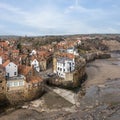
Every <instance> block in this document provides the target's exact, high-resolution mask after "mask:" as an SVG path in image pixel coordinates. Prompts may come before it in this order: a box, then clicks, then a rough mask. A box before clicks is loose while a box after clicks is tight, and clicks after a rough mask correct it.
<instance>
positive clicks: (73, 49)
mask: <svg viewBox="0 0 120 120" xmlns="http://www.w3.org/2000/svg"><path fill="white" fill-rule="evenodd" d="M66 52H67V53H71V54H74V55H79V53H78V50H77V49H76V48H75V47H70V48H68V49H66Z"/></svg>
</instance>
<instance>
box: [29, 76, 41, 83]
mask: <svg viewBox="0 0 120 120" xmlns="http://www.w3.org/2000/svg"><path fill="white" fill-rule="evenodd" d="M42 81H43V79H42V78H41V77H38V76H32V77H31V78H30V81H29V82H30V83H38V82H42Z"/></svg>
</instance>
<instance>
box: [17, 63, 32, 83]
mask: <svg viewBox="0 0 120 120" xmlns="http://www.w3.org/2000/svg"><path fill="white" fill-rule="evenodd" d="M18 72H19V74H21V75H24V76H25V77H26V81H27V82H28V81H29V80H30V78H31V77H32V76H33V69H32V67H31V66H26V65H19V67H18Z"/></svg>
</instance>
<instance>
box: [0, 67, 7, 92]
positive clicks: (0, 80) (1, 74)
mask: <svg viewBox="0 0 120 120" xmlns="http://www.w3.org/2000/svg"><path fill="white" fill-rule="evenodd" d="M5 88H6V80H5V71H4V69H3V67H2V65H0V93H3V92H5Z"/></svg>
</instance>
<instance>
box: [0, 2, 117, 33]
mask: <svg viewBox="0 0 120 120" xmlns="http://www.w3.org/2000/svg"><path fill="white" fill-rule="evenodd" d="M68 2H69V1H68ZM58 3H59V2H58ZM58 3H57V2H54V3H51V4H49V3H47V4H45V3H44V4H42V3H41V4H40V5H36V7H32V6H30V7H31V9H30V11H28V10H25V9H23V7H22V6H21V5H20V6H19V7H18V6H14V5H11V4H10V3H9V4H8V3H0V9H1V11H0V20H1V21H0V26H2V27H0V30H2V29H3V30H4V31H5V30H6V32H8V33H9V34H17V32H18V34H22V35H25V34H27V35H40V34H44V35H45V34H78V33H103V32H106V33H107V32H118V31H119V29H118V28H116V27H114V28H113V27H112V25H113V24H114V20H112V19H111V18H112V17H113V16H114V13H115V12H116V11H114V12H112V11H107V10H104V9H102V8H88V7H86V6H83V5H81V4H80V3H79V1H78V0H76V1H74V2H73V4H67V5H64V7H63V6H60V4H58ZM62 3H64V1H62ZM62 3H61V4H62ZM70 3H71V2H70ZM109 19H110V20H111V23H110V24H111V25H110V24H109V25H110V26H108V25H105V24H108V22H109V21H107V20H109ZM2 21H3V22H2ZM1 24H2V25H1ZM103 26H104V27H103ZM6 32H5V33H6Z"/></svg>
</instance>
